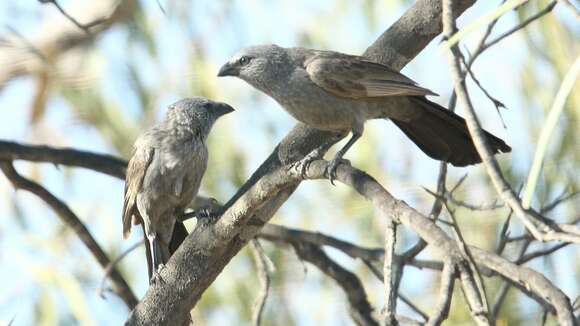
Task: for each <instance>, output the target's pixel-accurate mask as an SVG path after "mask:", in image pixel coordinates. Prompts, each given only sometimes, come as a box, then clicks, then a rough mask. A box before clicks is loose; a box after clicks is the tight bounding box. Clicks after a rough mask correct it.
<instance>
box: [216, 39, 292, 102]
mask: <svg viewBox="0 0 580 326" xmlns="http://www.w3.org/2000/svg"><path fill="white" fill-rule="evenodd" d="M291 70H292V69H291V64H290V59H289V56H288V51H287V50H286V49H285V48H283V47H280V46H278V45H275V44H268V45H256V46H251V47H247V48H244V49H242V50H240V51H238V52H237V53H236V54H235V55H234V56H233V57H232V58H231V59H230V60H228V62H226V63H225V64H224V65H223V66H222V67H221V69H220V70H219V72H218V77H224V76H234V77H238V78H240V79H242V80H244V81H246V82H247V83H248V84H250V85H252V86H254V87H256V88H258V89H260V90H262V91H265V90H267V89H268V88H269V87H272V86H274V85H275V84H276V83H277V82H279V81H281V80H283V79H284V76H285V75H286V74H288V73H289V72H291Z"/></svg>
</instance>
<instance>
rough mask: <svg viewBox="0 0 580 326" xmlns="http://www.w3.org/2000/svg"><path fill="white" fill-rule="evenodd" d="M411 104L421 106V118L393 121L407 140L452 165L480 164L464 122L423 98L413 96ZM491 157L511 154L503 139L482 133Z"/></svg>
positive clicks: (431, 155) (485, 132)
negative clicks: (499, 154) (492, 155)
mask: <svg viewBox="0 0 580 326" xmlns="http://www.w3.org/2000/svg"><path fill="white" fill-rule="evenodd" d="M411 101H412V102H413V103H414V104H416V105H418V106H420V107H421V115H420V116H419V117H418V118H416V119H414V120H413V121H409V122H407V121H400V120H395V119H392V121H393V122H394V123H395V125H397V127H399V128H400V129H401V130H402V131H403V132H404V133H405V135H407V137H409V138H410V139H411V140H412V141H413V142H414V143H415V144H416V145H417V146H419V148H420V149H421V150H422V151H423V152H424V153H425V154H427V155H429V156H430V157H431V158H434V159H436V160H439V161H445V162H448V163H451V164H453V165H454V166H466V165H471V164H477V163H481V157H480V156H479V154H478V153H477V150H476V149H475V145H474V144H473V140H472V139H471V136H470V134H469V131H468V130H467V124H466V123H465V120H464V119H463V118H462V117H460V116H458V115H457V114H455V113H453V112H451V111H449V110H447V109H445V108H444V107H442V106H440V105H439V104H437V103H434V102H431V101H429V100H427V99H426V98H424V97H412V98H411ZM484 135H485V137H486V139H487V143H488V144H489V146H490V149H491V151H492V153H493V154H497V153H500V152H501V153H507V152H510V151H511V147H509V146H508V145H507V144H506V143H505V142H504V141H503V140H501V139H499V138H497V137H496V136H494V135H492V134H490V133H489V132H487V131H484Z"/></svg>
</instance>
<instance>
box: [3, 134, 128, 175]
mask: <svg viewBox="0 0 580 326" xmlns="http://www.w3.org/2000/svg"><path fill="white" fill-rule="evenodd" d="M0 160H10V161H15V160H25V161H31V162H46V163H52V164H54V165H59V164H62V165H67V166H76V167H82V168H86V169H89V170H93V171H97V172H101V173H104V174H108V175H110V176H113V177H116V178H119V179H125V169H126V168H127V162H126V161H124V160H121V159H119V158H117V157H114V156H111V155H107V154H96V153H93V152H87V151H81V150H76V149H72V148H54V147H49V146H44V145H40V146H39V145H24V144H19V143H15V142H11V141H4V140H0Z"/></svg>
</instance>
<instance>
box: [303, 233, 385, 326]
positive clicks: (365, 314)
mask: <svg viewBox="0 0 580 326" xmlns="http://www.w3.org/2000/svg"><path fill="white" fill-rule="evenodd" d="M293 246H294V249H295V250H296V253H297V254H298V256H299V257H300V258H302V259H303V260H305V261H307V262H309V263H311V264H313V265H314V266H316V267H318V269H320V271H321V272H323V273H324V274H326V275H327V276H329V277H330V278H332V279H333V280H335V281H336V284H337V285H339V286H340V287H341V288H342V290H343V291H344V293H345V294H346V297H347V300H348V303H349V313H350V316H351V318H352V319H353V321H354V322H355V324H357V325H377V326H378V325H379V323H378V322H377V321H376V320H375V319H374V318H373V316H372V312H373V308H372V307H371V305H370V303H369V302H368V300H367V295H366V293H365V291H364V288H363V285H362V283H361V282H360V280H359V279H358V277H357V276H356V275H355V274H353V273H351V272H349V271H347V270H346V269H344V268H343V267H342V266H340V265H339V264H337V263H336V262H334V261H333V260H332V259H330V258H329V257H328V256H327V255H326V253H324V251H322V249H320V248H319V247H317V246H314V245H311V244H305V243H302V244H295V245H293Z"/></svg>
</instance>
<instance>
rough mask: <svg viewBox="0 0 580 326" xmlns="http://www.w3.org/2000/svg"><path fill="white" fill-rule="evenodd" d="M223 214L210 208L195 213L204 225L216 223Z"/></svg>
mask: <svg viewBox="0 0 580 326" xmlns="http://www.w3.org/2000/svg"><path fill="white" fill-rule="evenodd" d="M220 216H221V214H219V213H218V212H215V211H211V210H210V209H208V208H203V209H200V210H198V211H196V212H195V217H196V218H197V220H198V221H202V223H203V224H213V223H215V222H216V221H217V220H218V219H219V217H220Z"/></svg>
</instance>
